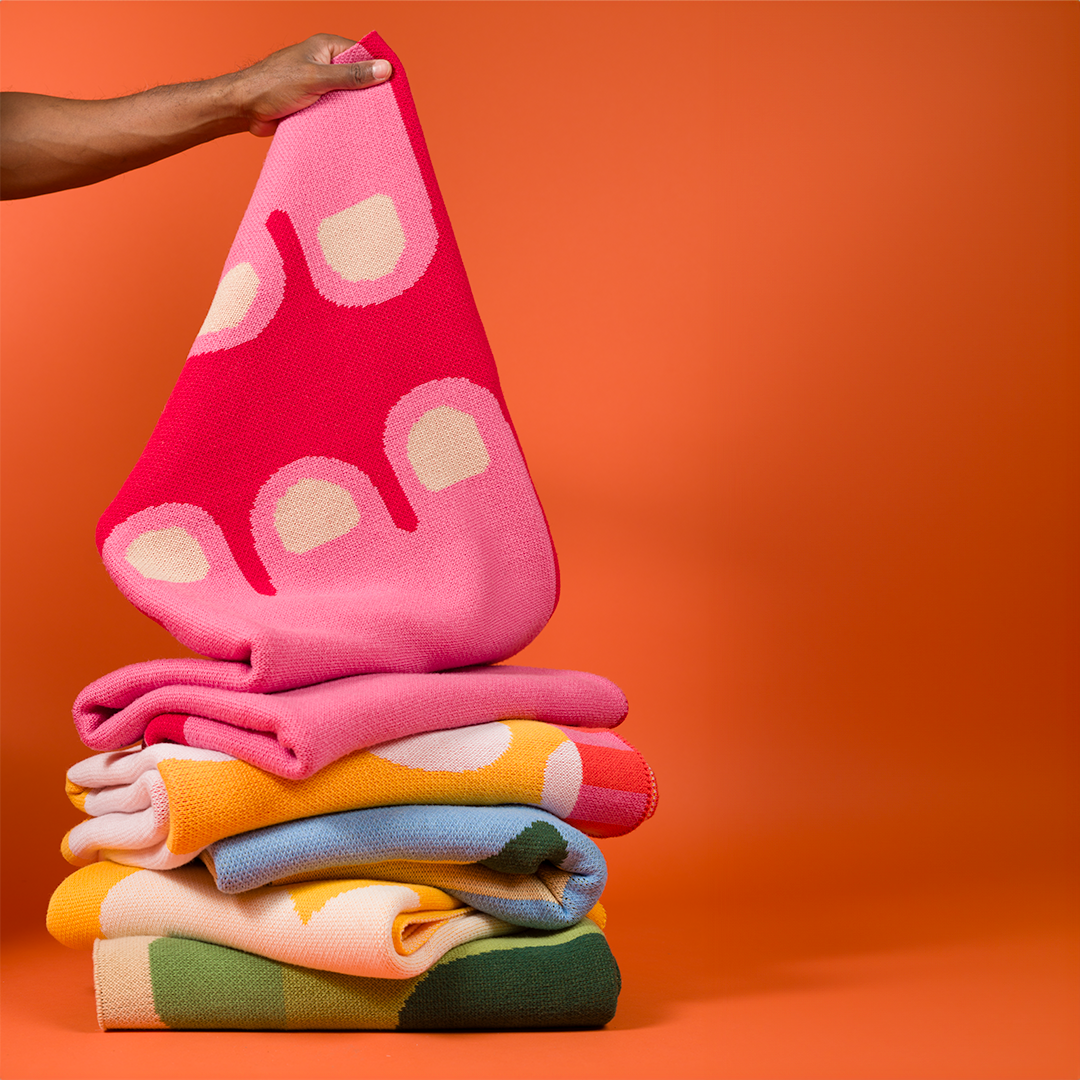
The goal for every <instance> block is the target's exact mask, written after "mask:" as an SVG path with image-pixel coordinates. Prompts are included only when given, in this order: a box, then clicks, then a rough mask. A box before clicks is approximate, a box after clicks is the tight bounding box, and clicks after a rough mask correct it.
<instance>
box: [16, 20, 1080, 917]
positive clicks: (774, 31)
mask: <svg viewBox="0 0 1080 1080" xmlns="http://www.w3.org/2000/svg"><path fill="white" fill-rule="evenodd" d="M0 18H2V20H3V31H4V37H3V64H4V67H3V83H4V88H5V89H13V88H17V89H22V90H30V91H39V92H45V93H52V94H59V95H71V96H108V95H115V94H121V93H126V92H131V91H135V90H138V89H140V88H141V87H144V86H147V85H152V84H155V83H161V82H168V81H178V80H184V79H189V78H194V77H202V76H209V75H213V74H216V73H218V72H221V71H224V70H227V69H230V68H235V67H237V66H240V65H243V64H244V63H246V62H248V61H252V60H255V59H257V58H259V57H261V56H262V55H264V54H265V53H267V52H268V51H270V50H272V49H274V48H277V47H281V46H284V45H287V44H290V43H292V42H293V41H295V40H299V39H301V38H303V37H305V36H307V35H308V34H309V33H312V32H315V31H320V30H327V31H332V32H336V33H341V34H343V35H348V36H352V37H357V38H358V37H360V36H362V35H363V34H364V33H366V32H367V31H368V30H369V29H372V28H376V29H378V30H379V31H380V33H381V34H382V35H383V36H384V37H385V38H386V40H387V41H388V42H389V43H390V45H391V46H392V47H393V48H394V49H395V50H396V51H397V52H398V53H399V55H400V56H401V57H402V58H403V60H404V62H405V63H406V64H407V65H408V68H409V75H410V80H411V82H412V85H413V88H414V92H415V95H416V100H417V105H418V108H419V112H420V116H421V120H422V122H423V123H424V126H425V131H426V135H427V138H428V143H429V147H430V149H431V154H432V158H433V160H434V162H435V167H436V169H437V171H438V175H439V179H440V182H441V185H442V188H443V193H444V195H445V198H446V202H447V205H448V207H449V209H450V213H451V217H452V219H453V221H454V225H455V229H456V232H457V236H458V240H459V243H460V245H461V248H462V251H463V254H464V257H465V262H466V266H467V268H468V270H469V273H470V277H471V280H472V284H473V287H474V290H475V293H476V297H477V301H478V304H479V306H480V311H481V314H482V316H483V317H484V320H485V323H486V326H487V329H488V333H489V336H490V338H491V341H492V344H493V347H494V349H495V353H496V356H497V358H498V359H499V364H500V371H501V374H502V378H503V382H504V387H505V390H506V395H507V399H508V401H509V403H510V407H511V409H512V411H513V413H514V416H515V420H516V423H517V426H518V429H519V432H520V434H521V438H522V442H523V445H524V447H525V450H526V453H527V455H528V458H529V461H530V465H531V467H532V470H533V475H534V478H535V480H536V484H537V487H538V489H539V491H540V494H541V498H542V499H543V501H544V504H545V507H546V509H547V512H548V515H549V518H550V520H551V523H552V528H553V531H554V535H555V539H556V543H557V546H558V549H559V553H560V557H561V562H562V569H563V600H562V603H561V606H560V608H559V610H558V612H557V614H556V615H555V617H554V619H553V620H552V622H551V624H550V626H549V627H548V629H547V630H546V631H545V632H544V633H543V635H541V637H540V638H539V639H538V640H537V641H536V642H535V643H534V644H533V645H532V646H530V647H529V649H528V650H526V652H525V653H524V654H522V657H521V658H522V659H523V660H525V661H526V662H532V663H535V664H543V665H551V666H564V667H579V668H584V669H587V670H593V671H597V672H600V673H602V674H604V675H607V676H609V677H611V678H613V679H614V680H616V681H617V682H619V683H620V684H621V685H622V686H623V687H624V688H625V689H626V691H627V693H628V695H629V697H630V700H631V705H632V711H631V715H630V718H629V719H628V721H627V723H626V725H625V727H624V733H625V735H626V736H627V737H628V738H629V739H630V740H631V741H632V742H635V743H636V744H637V745H639V746H640V748H641V749H642V750H643V751H644V752H645V754H646V756H647V757H648V758H649V759H650V760H651V761H652V763H653V764H654V766H655V768H656V770H657V773H658V775H659V779H660V786H661V803H660V809H659V812H658V815H657V817H656V818H655V820H654V821H653V822H651V823H649V825H648V826H647V827H645V828H643V829H641V830H640V831H639V832H638V833H637V834H635V835H634V836H633V837H629V838H626V839H625V840H619V841H615V842H613V843H610V844H608V845H607V851H608V853H609V855H610V857H611V862H612V873H613V884H612V893H611V896H612V898H613V900H612V905H611V906H612V919H613V924H614V925H617V924H618V922H619V920H623V922H624V924H632V923H633V920H634V919H635V918H639V919H640V918H642V917H643V913H644V912H645V911H646V909H647V908H648V906H649V905H650V904H651V903H654V902H655V897H656V887H655V883H656V882H657V881H659V880H661V879H663V878H664V877H665V876H667V880H670V875H671V873H673V872H675V871H676V870H677V868H678V867H679V866H680V865H682V866H685V859H686V856H687V855H692V857H693V858H694V859H695V865H697V866H698V867H699V869H700V872H702V873H705V874H707V875H712V877H713V880H714V883H715V885H716V887H718V888H721V889H722V890H723V891H724V892H725V893H726V894H729V895H730V894H731V893H732V892H738V891H743V892H750V893H753V892H755V891H757V892H760V893H763V894H764V893H766V892H768V891H769V890H770V889H772V888H775V887H777V886H782V887H783V888H786V889H790V888H792V887H795V886H794V884H793V883H798V887H800V888H805V889H824V890H828V889H830V888H842V887H848V886H853V885H854V884H855V883H862V884H865V883H866V882H867V881H871V882H879V883H881V884H884V885H888V884H889V883H891V882H895V881H899V880H911V879H912V878H919V877H923V878H926V879H927V880H929V879H931V878H934V877H935V876H946V875H948V874H952V875H953V876H955V875H957V874H959V875H961V876H963V875H969V876H975V875H987V874H990V875H993V874H995V873H999V872H1006V873H1012V872H1017V871H1019V870H1023V871H1024V872H1030V873H1036V872H1042V871H1044V870H1049V871H1053V870H1054V868H1055V867H1057V866H1059V865H1060V864H1061V862H1062V859H1063V852H1066V851H1068V845H1069V844H1070V842H1073V841H1074V840H1075V827H1074V826H1075V804H1074V801H1073V796H1072V794H1071V792H1072V790H1073V786H1072V785H1073V784H1074V783H1075V761H1076V758H1077V755H1076V750H1077V747H1076V745H1075V728H1074V726H1073V722H1072V718H1073V717H1074V716H1075V704H1076V685H1075V680H1074V679H1073V678H1072V675H1071V674H1070V673H1069V670H1070V669H1069V667H1068V661H1069V660H1070V658H1072V657H1074V656H1075V648H1076V640H1075V639H1076V634H1075V630H1076V621H1075V611H1076V598H1077V597H1076V593H1077V590H1076V562H1075V553H1076V540H1077V529H1076V524H1077V523H1076V500H1075V497H1074V493H1075V491H1076V480H1077V477H1076V472H1077V459H1076V452H1075V451H1076V447H1075V433H1076V406H1077V394H1076V390H1077V387H1076V356H1077V344H1078V341H1077V339H1078V334H1077V312H1076V284H1077V258H1076V255H1077V249H1076V239H1075V238H1076V235H1077V234H1076V226H1077V221H1076V217H1077V214H1076V202H1075V195H1076V191H1077V189H1078V185H1077V180H1078V176H1077V173H1078V169H1077V139H1076V134H1075V133H1076V131H1077V130H1078V123H1077V121H1078V119H1080V117H1078V116H1077V112H1078V108H1077V97H1076V94H1075V90H1076V85H1077V78H1076V77H1077V50H1076V47H1075V44H1074V42H1075V32H1076V24H1077V7H1076V6H1075V5H1073V4H1068V3H1031V4H1013V3H991V4H982V3H965V4H892V3H881V4H825V5H819V4H815V3H797V4H785V3H768V4H743V3H732V4H698V3H689V4H681V3H664V4H652V3H640V4H638V3H635V4H607V3H600V4H591V3H575V4H458V3H449V4H443V3H433V4H429V3H378V2H373V3H355V4H353V3H321V2H316V0H310V2H306V3H289V2H282V3H261V2H251V3H223V2H215V3H141V2H133V3H104V2H100V3H63V2H61V3H29V2H22V0H6V2H5V3H4V4H3V5H2V9H0ZM265 149H266V144H265V143H264V142H262V141H260V140H256V139H254V138H251V137H248V136H236V137H233V138H230V139H227V140H223V141H220V142H218V143H215V144H213V145H208V146H205V147H201V148H198V149H196V150H194V151H191V152H189V153H187V154H184V155H182V156H181V157H179V158H175V159H172V160H170V161H167V162H163V163H159V164H157V165H155V166H152V167H151V168H149V169H146V170H143V171H141V172H137V173H133V174H129V175H127V176H124V177H120V178H118V179H116V180H112V181H110V182H108V183H106V184H103V185H100V186H96V187H90V188H86V189H82V190H78V191H72V192H65V193H60V194H56V195H50V196H46V197H44V198H41V199H36V200H29V201H25V202H20V203H16V204H8V205H6V206H5V207H4V210H3V226H4V233H3V243H4V251H3V254H4V259H3V290H4V292H3V298H4V323H3V335H4V336H3V349H4V361H5V379H6V391H5V407H6V410H7V413H6V421H5V439H6V451H7V452H6V457H5V470H6V472H5V490H6V512H5V535H4V543H5V547H4V553H5V556H6V558H5V565H6V591H5V600H4V602H5V605H6V620H7V621H6V638H5V657H4V659H5V663H6V678H5V693H6V708H5V718H6V726H5V733H4V746H5V769H6V781H5V797H6V799H7V800H8V801H9V812H8V814H7V815H6V828H7V829H8V830H9V831H10V834H11V836H10V837H9V842H10V844H11V846H10V847H9V849H8V850H9V852H10V851H15V852H17V857H18V859H19V860H20V862H19V870H18V872H17V873H12V872H11V871H10V867H11V865H12V864H11V863H10V862H9V863H8V866H9V872H8V874H7V875H6V884H7V886H8V889H9V895H8V903H9V913H8V926H9V928H11V929H14V930H18V929H19V928H20V927H22V926H24V925H25V926H27V927H28V928H29V927H31V926H33V927H35V928H36V927H37V926H38V925H39V924H40V920H41V917H42V911H43V908H44V904H45V902H46V900H47V897H48V894H49V891H50V890H51V888H52V886H53V885H54V884H55V883H56V881H58V880H59V878H60V877H62V876H63V874H64V873H65V870H66V865H65V864H64V863H63V862H62V861H61V859H60V857H59V855H58V854H57V844H58V842H59V839H60V836H61V834H62V833H63V832H64V831H65V830H66V828H68V827H69V826H70V825H71V824H72V823H73V822H74V821H75V820H76V819H77V814H76V813H75V811H74V810H73V809H72V808H71V807H70V806H68V805H67V803H66V800H65V799H64V798H63V794H62V779H63V773H64V771H65V769H66V768H67V767H68V766H69V765H70V764H71V763H73V762H74V761H75V760H77V759H78V758H80V757H81V756H83V755H84V754H85V753H86V751H85V750H84V749H83V748H82V747H81V745H80V744H79V742H78V740H77V739H76V737H75V735H74V731H73V727H72V725H71V722H70V719H69V709H70V704H71V701H72V699H73V698H74V696H75V694H76V693H77V692H78V690H79V689H81V687H82V686H83V685H84V684H85V683H87V682H88V681H90V680H91V679H93V678H95V677H97V676H99V675H101V674H103V673H104V672H106V671H107V670H110V669H111V668H113V667H116V666H119V665H121V664H125V663H129V662H131V661H135V660H142V659H149V658H153V657H158V656H167V655H180V654H182V650H181V649H180V647H179V646H177V645H176V644H175V643H174V642H172V641H171V639H170V638H169V637H168V636H167V635H166V633H165V632H164V631H163V630H161V629H160V628H158V627H157V626H155V625H154V624H152V623H151V622H150V621H149V620H148V619H146V618H145V617H143V616H142V615H140V614H139V613H138V612H137V611H135V609H134V608H132V607H130V606H129V605H128V604H127V602H126V601H125V600H124V599H123V598H122V597H121V596H120V594H119V593H118V592H117V591H116V590H115V588H114V587H113V586H112V584H111V582H110V581H109V580H108V578H107V576H106V574H105V572H104V570H103V569H102V567H101V565H100V563H99V561H98V557H97V553H96V550H95V548H94V543H93V531H94V524H95V522H96V519H97V516H98V514H99V513H100V512H101V511H102V510H103V509H104V508H105V506H106V505H107V504H108V503H109V501H110V499H111V498H112V496H113V494H114V493H115V492H116V490H117V488H118V487H119V485H120V483H121V482H122V480H123V478H124V476H125V474H126V471H127V469H128V468H130V466H131V465H132V464H133V463H134V461H135V460H136V458H137V456H138V454H139V452H140V450H141V447H142V445H143V443H144V441H145V439H146V438H147V436H148V435H149V433H150V431H151V429H152V426H153V423H154V420H155V418H156V416H157V414H158V412H159V411H160V409H161V407H162V405H163V403H164V401H165V399H166V397H167V395H168V392H169V389H170V387H171V385H172V383H173V381H174V380H175V378H176V375H177V373H178V372H179V370H180V367H181V365H182V363H183V360H184V356H185V355H186V352H187V349H188V347H189V345H190V342H191V340H192V339H193V337H194V334H195V332H196V330H197V328H198V326H199V325H200V323H201V321H202V318H203V315H204V313H205V309H206V307H207V304H208V302H209V300H210V297H211V296H212V294H213V291H214V287H215V284H216V281H217V276H218V274H219V271H220V267H221V264H222V261H223V259H224V256H225V253H226V251H227V250H228V247H229V244H230V242H231V239H232V235H233V231H234V229H235V226H236V224H237V223H238V221H239V219H240V216H241V214H242V212H243V209H244V206H245V204H246V200H247V197H248V195H249V193H250V191H251V188H252V185H253V184H254V181H255V178H256V176H257V174H258V170H259V165H260V161H261V157H262V155H263V153H264V152H265ZM19 808H25V810H24V811H22V812H21V811H20V810H19ZM9 858H10V856H9Z"/></svg>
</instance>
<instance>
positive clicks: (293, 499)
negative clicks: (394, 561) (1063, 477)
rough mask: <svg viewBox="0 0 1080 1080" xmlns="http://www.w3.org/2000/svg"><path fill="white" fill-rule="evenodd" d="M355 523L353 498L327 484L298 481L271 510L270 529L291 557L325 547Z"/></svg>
mask: <svg viewBox="0 0 1080 1080" xmlns="http://www.w3.org/2000/svg"><path fill="white" fill-rule="evenodd" d="M359 523H360V511H359V510H357V508H356V503H355V502H354V501H353V497H352V496H351V495H350V494H349V493H348V492H347V491H346V490H345V489H344V488H343V487H340V486H338V485H337V484H331V483H330V481H329V480H316V479H314V478H311V477H309V478H307V479H304V480H298V481H297V482H296V483H295V484H293V485H292V487H290V488H289V490H288V491H286V492H285V494H284V495H282V496H281V498H280V499H278V501H277V505H276V506H275V507H274V528H275V529H277V533H278V536H280V537H281V542H282V544H284V545H285V550H286V551H291V552H292V553H293V554H294V555H303V554H304V552H306V551H311V550H312V549H313V548H317V547H319V546H321V545H322V544H328V543H330V541H331V540H336V539H337V538H338V537H339V536H344V535H345V534H346V533H347V532H350V531H351V530H352V529H354V528H355V527H356V526H357V525H358V524H359Z"/></svg>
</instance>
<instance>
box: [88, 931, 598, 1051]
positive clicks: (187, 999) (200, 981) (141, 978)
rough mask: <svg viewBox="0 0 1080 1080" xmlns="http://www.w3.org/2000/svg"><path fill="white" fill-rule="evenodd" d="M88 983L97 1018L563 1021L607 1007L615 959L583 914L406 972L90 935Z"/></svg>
mask: <svg viewBox="0 0 1080 1080" xmlns="http://www.w3.org/2000/svg"><path fill="white" fill-rule="evenodd" d="M94 984H95V990H96V993H97V1007H98V1022H99V1023H100V1024H101V1027H102V1028H104V1029H110V1028H187V1029H215V1028H216V1029H221V1028H226V1029H229V1028H232V1029H247V1030H265V1029H277V1030H305V1029H308V1030H310V1029H324V1030H325V1029H339V1030H341V1029H353V1030H357V1029H359V1030H382V1031H393V1030H398V1031H436V1030H447V1029H454V1028H518V1029H522V1028H563V1027H597V1026H599V1025H601V1024H606V1023H607V1022H608V1021H609V1020H610V1019H611V1018H612V1017H613V1016H614V1015H615V1003H616V1000H617V998H618V995H619V969H618V967H617V966H616V964H615V959H614V957H613V956H612V955H611V950H610V949H608V946H607V942H606V941H605V940H604V935H603V933H602V932H601V930H600V929H599V927H598V926H597V925H596V924H595V923H593V922H591V921H590V920H588V919H586V920H584V921H583V922H581V923H579V924H578V925H577V926H575V927H572V928H571V929H569V930H557V931H542V930H520V931H518V932H517V933H515V934H512V935H509V936H507V937H499V938H493V939H490V940H486V941H473V942H470V943H469V944H467V945H459V946H458V947H457V948H456V949H452V950H451V951H450V952H448V953H447V954H446V955H445V956H444V957H443V958H442V959H441V960H440V961H439V962H438V963H437V964H435V966H434V967H432V968H431V970H430V971H428V972H426V973H425V974H423V975H417V976H414V977H413V978H411V979H371V978H364V977H363V976H356V975H351V976H350V975H338V974H332V973H329V972H323V971H314V970H312V969H310V968H303V967H292V966H290V965H289V964H282V963H280V962H278V961H275V960H266V959H264V958H263V957H261V956H253V955H252V954H250V953H245V952H240V951H238V950H236V949H227V948H224V947H222V946H221V945H208V944H206V943H204V942H201V941H188V940H185V939H183V938H169V937H130V938H118V939H117V940H115V941H96V942H95V943H94Z"/></svg>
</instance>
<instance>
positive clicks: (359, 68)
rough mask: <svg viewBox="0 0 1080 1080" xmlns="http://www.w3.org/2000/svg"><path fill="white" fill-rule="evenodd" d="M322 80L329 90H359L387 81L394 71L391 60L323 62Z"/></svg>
mask: <svg viewBox="0 0 1080 1080" xmlns="http://www.w3.org/2000/svg"><path fill="white" fill-rule="evenodd" d="M320 67H321V68H322V72H321V75H322V82H323V85H324V86H325V87H326V89H327V90H359V89H360V87H362V86H374V85H376V84H377V83H381V82H386V80H387V79H389V78H390V76H391V75H392V74H393V73H394V69H393V67H391V65H390V61H389V60H361V61H360V62H359V63H356V64H322V65H320Z"/></svg>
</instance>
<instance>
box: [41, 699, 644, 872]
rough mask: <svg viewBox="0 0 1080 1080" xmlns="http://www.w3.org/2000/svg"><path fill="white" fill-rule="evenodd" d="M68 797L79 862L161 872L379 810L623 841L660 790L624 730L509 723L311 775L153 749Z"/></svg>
mask: <svg viewBox="0 0 1080 1080" xmlns="http://www.w3.org/2000/svg"><path fill="white" fill-rule="evenodd" d="M68 795H69V797H70V798H71V801H72V802H73V803H74V804H75V805H76V806H77V807H78V808H79V809H81V810H85V811H86V813H88V814H90V815H92V816H91V818H90V819H89V820H87V821H84V822H82V823H81V824H79V825H76V826H75V828H74V829H72V830H71V831H70V832H69V833H68V835H67V836H66V837H65V838H64V842H63V844H62V845H61V850H62V852H63V854H64V857H65V858H66V859H67V860H68V861H69V862H71V863H73V864H74V865H76V866H83V865H86V864H88V863H91V862H95V861H97V860H98V859H111V860H112V861H113V862H118V863H125V864H128V865H132V866H143V867H146V868H148V869H156V870H162V869H168V868H171V867H174V866H180V865H183V864H184V863H186V862H190V861H191V860H192V859H193V858H195V856H197V855H198V854H199V852H200V851H202V850H203V849H204V848H205V847H206V846H207V845H209V844H212V843H214V841H216V840H221V839H223V838H224V837H227V836H235V835H236V834H237V833H242V832H248V831H249V830H251V829H259V828H263V827H264V826H267V825H276V824H278V823H280V822H284V821H293V820H296V819H298V818H306V817H313V816H315V815H317V814H329V813H336V812H338V811H342V810H356V809H362V808H365V807H372V806H394V805H408V804H414V803H424V804H442V805H457V806H496V805H500V804H504V803H519V804H525V805H530V806H539V807H542V808H543V809H545V810H548V811H549V812H550V813H552V814H554V815H555V816H556V817H558V818H561V819H562V820H564V821H566V822H568V823H569V824H571V825H574V826H575V827H576V828H578V829H580V830H581V831H582V832H585V833H588V834H590V835H593V836H617V835H619V834H620V833H625V832H629V831H630V830H631V829H633V828H635V827H636V826H637V825H639V824H640V823H641V822H642V821H644V820H645V819H646V818H647V817H649V815H650V814H652V812H653V809H654V807H655V805H656V784H655V781H654V780H653V775H652V771H651V770H650V769H649V767H648V765H646V764H645V761H644V760H643V759H642V757H641V755H640V754H639V753H638V752H637V751H636V750H635V749H634V748H633V747H632V746H630V745H629V744H628V743H626V742H624V741H623V740H622V739H621V738H619V736H618V735H616V734H614V732H611V731H606V730H596V729H592V730H582V729H578V728H567V727H562V726H559V725H555V724H545V723H541V722H540V721H537V720H501V721H499V722H497V723H492V724H480V725H477V726H476V727H468V728H460V729H457V730H452V731H434V732H428V733H425V734H423V735H411V736H409V737H407V738H404V739H395V740H393V741H392V742H387V743H382V744H380V745H379V746H374V747H372V748H371V749H369V750H361V751H356V752H354V753H352V754H349V755H347V756H346V757H343V758H341V759H339V760H338V761H335V762H333V763H332V764H331V765H328V766H326V768H325V769H321V770H320V771H319V772H317V773H316V774H315V775H314V776H310V777H308V778H307V779H305V780H287V779H285V778H283V777H280V776H274V775H272V774H270V773H266V772H263V771H262V770H261V769H258V768H256V767H255V766H254V765H249V764H248V763H247V762H244V761H237V760H236V759H235V758H231V757H229V756H228V755H226V754H222V753H219V752H217V751H214V750H200V749H197V748H195V747H191V746H175V745H172V744H169V743H157V744H156V745H154V746H148V747H147V748H146V749H144V750H139V751H133V752H127V753H125V752H118V753H112V754H98V755H96V756H95V757H92V758H89V759H87V760H86V761H83V762H80V763H79V764H78V765H76V766H74V767H73V768H72V769H71V770H70V772H69V773H68Z"/></svg>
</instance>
